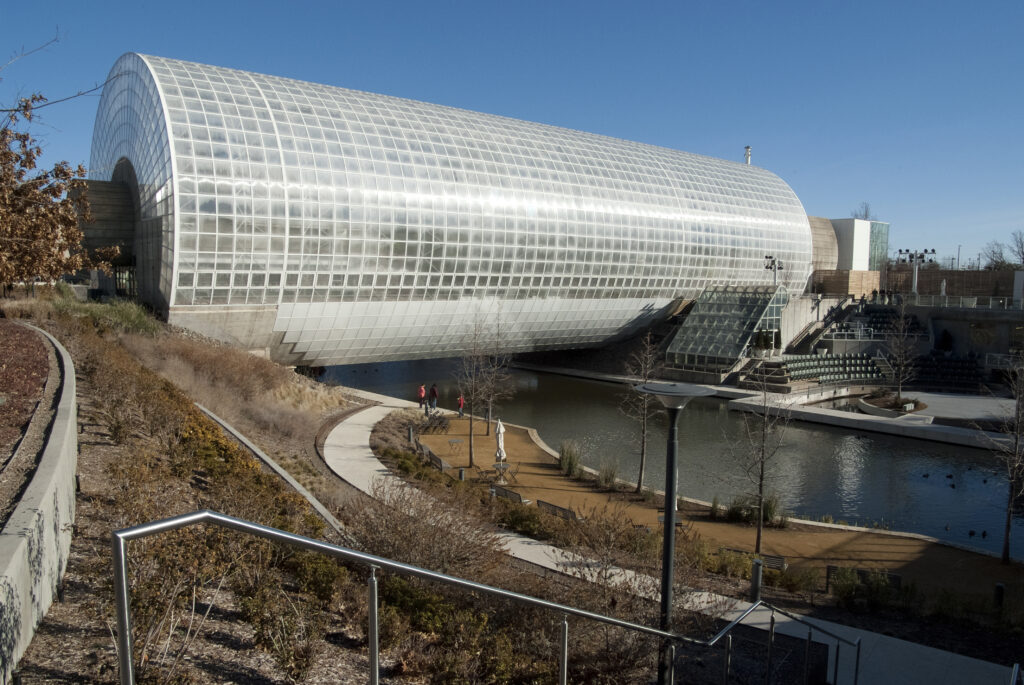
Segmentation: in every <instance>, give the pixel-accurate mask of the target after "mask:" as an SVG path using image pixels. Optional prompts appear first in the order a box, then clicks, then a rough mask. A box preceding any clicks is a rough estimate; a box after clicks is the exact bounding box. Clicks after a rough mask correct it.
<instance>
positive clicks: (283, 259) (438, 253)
mask: <svg viewBox="0 0 1024 685" xmlns="http://www.w3.org/2000/svg"><path fill="white" fill-rule="evenodd" d="M90 178H91V179H95V180H97V181H116V182H119V183H122V184H125V185H126V186H127V187H128V188H129V189H130V193H129V195H130V197H131V198H132V203H133V209H132V211H133V212H134V220H133V221H132V225H131V229H130V231H129V235H128V236H127V237H126V239H125V241H124V242H126V243H128V244H127V245H126V247H127V249H128V251H129V252H130V253H131V254H132V255H133V258H134V264H135V274H136V282H137V290H138V295H139V297H140V299H142V300H144V301H145V302H147V303H149V304H151V305H152V306H153V307H154V308H155V309H156V310H157V311H158V312H160V313H162V314H163V315H164V316H166V318H167V319H168V321H169V322H171V323H173V324H177V325H180V326H184V327H187V328H191V329H194V330H197V331H199V332H202V333H204V334H206V335H210V336H212V337H215V338H218V339H221V340H225V341H228V342H232V343H235V344H238V345H241V346H243V347H246V348H248V349H250V350H254V351H262V352H265V353H266V354H268V355H269V356H270V357H271V358H273V359H275V360H278V361H281V362H284V363H290V364H305V365H325V364H346V363H358V362H368V361H382V360H391V359H414V358H430V357H445V356H455V355H458V354H460V353H462V352H465V351H467V350H468V349H470V348H471V347H473V346H474V345H479V342H480V336H481V331H484V330H486V331H487V332H486V335H487V336H493V337H494V338H496V339H497V340H498V341H499V343H500V345H501V346H502V347H503V348H504V349H505V350H507V351H510V352H519V351H529V350H538V349H556V348H570V347H584V346H592V345H597V344H601V343H602V342H606V341H609V340H611V339H613V338H615V337H617V336H622V335H625V334H628V333H630V332H631V331H633V330H635V329H636V328H638V327H640V326H642V325H645V324H648V323H651V322H652V321H653V320H654V319H655V318H657V317H659V316H664V315H665V313H666V312H667V311H668V310H669V309H670V308H672V306H673V305H675V304H678V303H679V302H680V301H683V300H695V299H697V298H698V296H699V295H700V294H701V293H702V292H703V291H704V290H705V289H706V288H708V287H709V286H724V285H736V284H739V285H749V286H772V285H773V283H774V282H775V280H776V279H777V282H778V284H779V285H783V286H785V287H786V288H788V289H789V290H791V291H795V292H797V293H799V292H802V291H803V289H804V286H805V284H806V281H807V278H808V276H809V274H810V270H811V251H812V248H811V244H812V240H811V228H810V225H809V223H808V218H807V215H806V213H805V211H804V208H803V206H802V205H801V203H800V201H799V199H798V198H797V197H796V195H795V194H794V192H793V191H792V190H791V189H790V188H789V186H788V185H786V183H785V182H783V181H782V180H781V179H780V178H778V177H777V176H775V175H774V174H772V173H770V172H768V171H766V170H764V169H760V168H757V167H754V166H749V165H746V164H741V163H738V162H730V161H724V160H719V159H714V158H710V157H705V156H700V155H695V154H690V153H686V152H680V151H676V150H670V149H665V148H660V147H655V146H651V145H645V144H640V143H634V142H629V141H624V140H618V139H614V138H608V137H604V136H598V135H593V134H588V133H582V132H578V131H572V130H567V129H562V128H557V127H553V126H547V125H542V124H535V123H529V122H524V121H518V120H515V119H509V118H504V117H500V116H494V115H489V114H480V113H475V112H469V111H465V110H459V109H453V108H449V107H443V106H439V105H433V104H427V103H422V102H415V101H412V100H404V99H400V98H396V97H389V96H383V95H374V94H370V93H363V92H358V91H352V90H346V89H343V88H336V87H329V86H323V85H316V84H312V83H305V82H300V81H295V80H289V79H284V78H276V77H272V76H265V75H260V74H253V73H248V72H244V71H236V70H232V69H224V68H218V67H212V66H205V65H200V64H194V63H189V62H182V61H177V60H170V59H164V58H160V57H152V56H145V55H138V54H134V53H129V54H126V55H124V56H122V57H121V58H120V59H119V60H118V61H117V63H116V64H115V65H114V67H113V69H112V70H111V80H110V81H109V82H108V83H107V85H106V86H105V87H104V91H103V95H102V98H101V101H100V104H99V108H98V111H97V116H96V124H95V130H94V135H93V142H92V159H91V162H90ZM766 255H772V256H774V257H776V258H777V259H778V260H780V261H781V262H784V263H785V270H782V271H777V272H773V271H770V270H766V269H765V256H766Z"/></svg>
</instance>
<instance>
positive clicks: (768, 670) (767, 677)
mask: <svg viewBox="0 0 1024 685" xmlns="http://www.w3.org/2000/svg"><path fill="white" fill-rule="evenodd" d="M774 646H775V610H774V609H773V610H772V616H771V619H770V620H769V622H768V660H767V661H766V662H765V665H764V685H768V683H770V682H771V681H772V647H774Z"/></svg>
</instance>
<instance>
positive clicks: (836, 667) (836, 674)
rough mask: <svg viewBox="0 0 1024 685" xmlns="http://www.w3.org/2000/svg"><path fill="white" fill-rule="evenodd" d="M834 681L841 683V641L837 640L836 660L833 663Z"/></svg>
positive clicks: (834, 683)
mask: <svg viewBox="0 0 1024 685" xmlns="http://www.w3.org/2000/svg"><path fill="white" fill-rule="evenodd" d="M832 683H833V685H838V684H839V641H838V640H836V662H835V663H834V664H832Z"/></svg>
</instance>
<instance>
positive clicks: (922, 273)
mask: <svg viewBox="0 0 1024 685" xmlns="http://www.w3.org/2000/svg"><path fill="white" fill-rule="evenodd" d="M1017 273H1018V272H1014V271H1009V270H1006V271H974V270H971V271H968V270H966V269H964V270H955V269H925V268H919V269H918V270H917V292H918V294H920V295H939V294H940V293H941V291H942V282H943V281H945V282H946V295H947V296H949V297H1020V296H1021V295H1020V292H1021V291H1020V290H1019V289H1015V288H1014V282H1015V276H1016V274H1017ZM888 279H889V286H888V289H889V290H892V291H894V292H897V293H909V292H910V291H911V284H912V283H913V280H914V273H913V270H912V269H911V268H910V267H908V266H902V267H900V268H898V269H889V273H888Z"/></svg>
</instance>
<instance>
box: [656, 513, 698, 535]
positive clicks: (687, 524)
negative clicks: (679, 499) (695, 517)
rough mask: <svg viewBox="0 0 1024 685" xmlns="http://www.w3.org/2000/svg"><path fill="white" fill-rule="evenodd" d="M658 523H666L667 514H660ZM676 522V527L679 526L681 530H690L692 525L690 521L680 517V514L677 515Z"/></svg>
mask: <svg viewBox="0 0 1024 685" xmlns="http://www.w3.org/2000/svg"><path fill="white" fill-rule="evenodd" d="M677 513H678V512H677ZM658 523H660V524H661V525H662V526H664V525H665V515H664V514H658ZM675 523H676V528H679V529H680V530H683V531H687V532H689V530H690V526H691V525H692V524H691V523H690V522H689V521H684V520H683V519H681V518H679V517H678V516H676V522H675Z"/></svg>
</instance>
